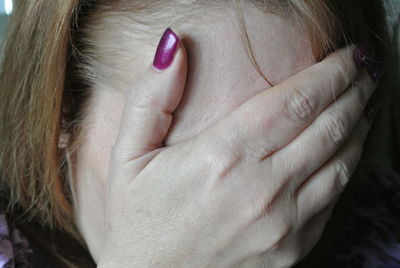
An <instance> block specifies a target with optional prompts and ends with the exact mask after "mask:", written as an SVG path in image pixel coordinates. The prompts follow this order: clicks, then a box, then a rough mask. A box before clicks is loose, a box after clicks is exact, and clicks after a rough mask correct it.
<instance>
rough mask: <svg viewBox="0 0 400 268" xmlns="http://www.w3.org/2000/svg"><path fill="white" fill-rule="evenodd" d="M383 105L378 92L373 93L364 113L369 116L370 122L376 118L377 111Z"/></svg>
mask: <svg viewBox="0 0 400 268" xmlns="http://www.w3.org/2000/svg"><path fill="white" fill-rule="evenodd" d="M380 107H381V98H380V97H379V96H378V95H377V93H374V94H372V96H371V98H370V99H369V101H368V103H367V105H366V106H365V109H364V115H365V117H366V118H367V120H368V122H370V123H371V122H372V120H373V119H374V118H375V116H376V114H377V112H378V111H379V109H380Z"/></svg>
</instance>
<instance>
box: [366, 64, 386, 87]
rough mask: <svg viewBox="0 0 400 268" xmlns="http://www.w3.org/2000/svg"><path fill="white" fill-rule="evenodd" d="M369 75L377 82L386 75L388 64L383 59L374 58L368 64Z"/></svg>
mask: <svg viewBox="0 0 400 268" xmlns="http://www.w3.org/2000/svg"><path fill="white" fill-rule="evenodd" d="M366 68H367V71H368V74H369V76H370V77H371V79H372V80H374V81H375V82H377V81H378V80H379V79H381V77H382V76H383V75H384V73H385V71H386V65H385V63H384V62H383V61H380V60H372V61H370V62H369V63H368V64H367V65H366Z"/></svg>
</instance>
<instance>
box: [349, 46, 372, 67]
mask: <svg viewBox="0 0 400 268" xmlns="http://www.w3.org/2000/svg"><path fill="white" fill-rule="evenodd" d="M372 50H373V48H372V46H371V43H369V42H364V43H362V44H360V45H359V46H357V47H356V48H355V49H354V54H353V57H354V62H355V64H356V66H357V68H358V69H361V68H362V67H364V66H365V65H367V62H368V59H369V58H370V55H371V54H372V52H373V51H372Z"/></svg>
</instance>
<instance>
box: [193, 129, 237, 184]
mask: <svg viewBox="0 0 400 268" xmlns="http://www.w3.org/2000/svg"><path fill="white" fill-rule="evenodd" d="M195 148H197V154H198V158H199V159H201V166H202V168H203V169H204V170H208V172H210V174H209V178H208V180H207V181H208V183H207V185H208V188H215V187H217V186H218V185H219V184H220V183H222V182H223V181H225V180H226V178H227V177H228V176H229V173H230V170H231V169H232V168H233V167H234V166H235V165H236V163H237V162H238V161H239V160H240V154H239V153H238V151H237V149H235V146H234V145H233V144H232V142H230V141H229V140H228V139H227V138H225V137H223V136H221V135H217V134H216V133H213V134H210V135H203V136H202V137H201V138H198V139H197V140H196V144H195Z"/></svg>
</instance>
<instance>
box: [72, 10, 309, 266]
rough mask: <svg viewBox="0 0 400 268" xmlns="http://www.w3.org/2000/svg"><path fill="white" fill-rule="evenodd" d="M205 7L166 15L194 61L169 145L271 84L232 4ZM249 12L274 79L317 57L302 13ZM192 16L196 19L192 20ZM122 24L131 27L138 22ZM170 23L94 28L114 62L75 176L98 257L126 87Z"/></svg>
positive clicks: (85, 227) (94, 104) (256, 43)
mask: <svg viewBox="0 0 400 268" xmlns="http://www.w3.org/2000/svg"><path fill="white" fill-rule="evenodd" d="M197 11H198V10H197ZM204 13H205V14H207V16H205V17H202V18H199V17H196V18H192V17H191V16H190V14H189V16H187V17H186V19H185V20H184V22H183V21H182V20H180V21H178V20H174V18H171V17H169V18H165V19H164V20H163V21H161V22H160V21H158V23H159V24H160V25H164V26H165V27H164V28H166V27H168V26H170V27H171V28H172V29H173V30H174V31H175V32H176V33H177V34H178V36H180V37H181V39H182V41H183V42H184V44H185V46H186V49H187V53H188V63H189V69H188V77H187V84H186V88H185V92H184V95H183V98H182V101H181V103H180V105H179V106H178V109H177V110H176V111H175V112H174V121H173V123H172V126H171V129H170V132H169V135H168V138H167V139H166V141H165V145H166V146H168V145H173V144H176V143H179V142H180V141H182V140H184V139H188V138H191V137H194V136H195V135H196V134H198V133H199V132H200V131H202V130H203V129H205V128H207V127H208V126H210V125H211V124H213V123H215V122H216V121H217V120H219V119H220V118H222V117H223V116H225V115H226V114H228V113H229V112H231V111H232V110H233V109H235V108H236V107H238V106H239V105H240V104H241V103H242V102H244V101H246V100H247V99H249V98H250V97H251V96H253V95H255V94H257V93H259V92H260V91H263V90H265V89H267V88H269V87H270V86H269V85H268V83H267V82H266V81H265V80H264V79H263V78H262V77H261V76H260V74H259V73H258V72H257V71H256V69H255V68H254V66H253V65H252V63H251V61H250V58H249V57H248V55H247V54H246V50H245V47H244V45H243V41H242V38H241V34H240V30H239V26H238V25H237V23H236V15H235V13H233V11H232V9H230V8H229V7H226V8H219V9H211V8H210V9H208V8H206V7H204ZM244 15H245V16H244V17H245V20H246V24H247V25H246V26H247V32H248V34H249V37H250V40H251V42H252V46H253V51H254V54H255V58H256V59H257V61H258V63H259V65H260V67H261V70H262V72H263V73H264V75H265V76H266V77H267V78H268V79H269V81H271V82H272V84H273V85H275V84H278V83H279V82H281V81H283V80H285V79H286V78H288V77H290V76H291V75H293V74H295V73H297V72H298V71H300V70H302V69H305V68H306V67H308V66H310V65H312V64H313V63H314V62H315V57H314V56H313V55H312V49H311V44H310V42H309V38H308V35H307V31H306V28H305V26H304V25H303V26H302V25H300V24H299V22H298V21H297V20H296V19H295V18H294V16H291V17H289V18H282V17H278V16H276V15H272V14H266V13H265V12H263V11H261V10H259V9H257V8H255V7H253V6H251V5H250V4H249V5H246V6H245V9H244ZM191 20H196V21H193V23H190V22H191ZM118 27H120V29H119V30H120V32H121V33H125V34H126V33H127V32H129V28H130V27H133V26H132V25H130V24H127V25H123V26H122V25H120V26H118ZM155 28H156V27H155ZM163 30H164V29H162V28H159V29H158V28H157V29H154V33H158V35H157V37H153V36H152V37H150V36H143V37H141V38H132V40H131V41H130V42H126V41H125V40H126V39H124V38H121V39H116V38H114V37H115V36H116V34H117V33H116V31H115V29H112V30H111V28H110V29H108V28H107V27H105V28H104V29H102V30H99V31H97V32H96V33H94V34H93V36H94V38H96V40H94V42H96V43H97V44H99V47H100V48H99V51H102V53H103V54H101V57H99V61H102V63H103V64H104V66H107V68H109V69H104V68H103V69H102V70H101V71H102V72H103V73H104V77H106V78H105V80H104V81H102V80H100V81H99V82H98V83H96V84H95V85H94V86H93V95H92V96H91V99H90V102H89V105H88V106H87V107H85V108H86V118H85V124H84V126H85V127H84V129H83V131H84V132H83V133H84V137H85V138H84V139H83V142H82V145H81V147H80V148H79V151H77V152H75V153H74V155H73V157H72V158H71V159H72V160H71V161H72V162H73V163H71V166H72V170H71V172H72V173H71V177H72V179H71V182H72V184H73V187H74V202H75V204H74V207H75V212H76V223H77V226H78V228H79V230H80V232H81V233H82V235H83V237H84V239H85V240H86V242H87V244H88V245H89V248H90V249H91V254H92V256H93V258H94V259H95V261H96V260H98V259H99V257H100V255H101V252H102V247H103V244H104V239H105V237H104V233H105V232H104V230H105V229H104V228H105V227H104V203H103V200H104V194H105V189H106V188H105V186H106V184H105V182H106V179H107V170H108V162H109V156H110V151H111V148H112V146H113V143H114V141H115V139H116V137H117V134H118V130H119V121H120V117H121V113H122V109H123V107H124V102H125V99H126V94H127V93H128V92H129V85H130V84H133V83H134V82H135V80H136V79H137V78H138V77H139V76H140V74H141V73H142V72H143V71H144V69H145V68H146V66H148V65H150V64H151V63H152V60H153V56H154V52H155V49H156V46H157V43H158V41H159V38H160V36H161V34H162V32H163ZM121 35H123V34H121ZM113 45H115V46H114V48H115V49H118V50H117V51H115V50H114V51H113V52H110V51H108V50H107V46H113ZM102 46H103V48H102ZM99 53H100V52H99Z"/></svg>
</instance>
